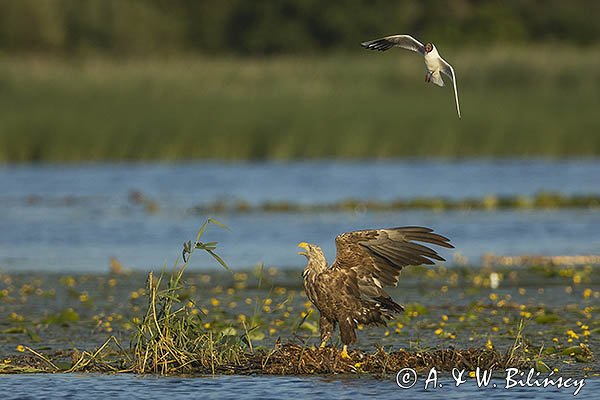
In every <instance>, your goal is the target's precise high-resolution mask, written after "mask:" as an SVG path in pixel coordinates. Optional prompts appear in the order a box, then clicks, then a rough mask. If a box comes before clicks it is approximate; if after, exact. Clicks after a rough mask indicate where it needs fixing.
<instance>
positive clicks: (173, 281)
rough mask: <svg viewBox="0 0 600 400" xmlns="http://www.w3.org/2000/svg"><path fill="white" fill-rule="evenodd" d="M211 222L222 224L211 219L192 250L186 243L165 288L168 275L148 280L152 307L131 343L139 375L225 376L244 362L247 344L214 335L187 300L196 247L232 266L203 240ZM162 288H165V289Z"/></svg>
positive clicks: (192, 304) (228, 336)
mask: <svg viewBox="0 0 600 400" xmlns="http://www.w3.org/2000/svg"><path fill="white" fill-rule="evenodd" d="M209 223H214V224H217V225H219V226H222V225H221V224H219V223H218V222H217V221H215V220H211V219H209V220H208V221H206V222H205V223H204V224H203V225H202V227H201V228H200V231H199V232H198V235H197V237H196V241H195V243H194V245H193V246H192V243H191V242H187V243H185V244H184V252H183V260H184V263H183V265H182V266H181V267H179V268H177V267H176V269H175V271H174V272H173V273H172V274H171V275H170V277H169V279H168V282H167V283H166V285H162V283H163V281H164V278H165V276H164V272H163V273H161V275H160V276H159V277H158V278H154V275H153V273H152V272H150V273H149V275H148V280H147V282H146V293H147V297H148V305H147V308H146V314H145V316H144V317H143V319H142V321H141V323H140V325H139V327H138V331H137V333H136V334H135V336H134V338H133V342H132V348H133V364H132V367H131V369H132V371H134V372H136V373H148V372H151V373H159V374H174V373H192V372H206V371H210V372H212V373H213V374H214V373H216V372H217V371H219V372H224V371H229V370H232V369H234V368H235V367H236V366H239V365H241V364H242V363H243V362H244V361H245V358H246V357H245V351H244V346H243V343H242V341H241V340H240V339H239V338H236V337H234V336H231V335H226V334H223V333H218V334H217V333H215V332H213V331H212V330H210V329H207V326H206V325H205V323H204V322H203V321H202V313H201V311H200V310H199V309H198V308H197V307H196V305H195V303H194V302H193V301H191V300H187V299H185V298H184V296H183V295H182V294H183V291H184V289H185V284H184V282H183V280H182V277H183V273H184V271H185V269H186V267H187V265H188V263H189V261H190V258H191V255H192V253H193V252H194V250H196V249H202V250H205V251H207V252H208V253H209V254H210V255H211V256H213V257H214V258H215V259H216V260H217V261H218V262H219V264H221V265H222V266H224V267H225V268H227V269H229V267H228V266H227V264H226V263H225V262H224V261H223V260H222V259H221V258H220V257H219V256H218V255H217V254H216V253H215V252H214V250H215V248H216V243H214V242H213V243H202V242H201V241H200V239H201V237H202V234H203V233H204V229H205V228H206V226H207V225H208V224H209ZM162 286H165V287H164V288H163V287H162Z"/></svg>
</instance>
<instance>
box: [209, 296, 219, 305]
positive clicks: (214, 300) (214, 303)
mask: <svg viewBox="0 0 600 400" xmlns="http://www.w3.org/2000/svg"><path fill="white" fill-rule="evenodd" d="M210 304H212V306H213V307H217V306H218V305H219V304H221V302H220V301H219V299H216V298H214V297H213V298H212V299H210Z"/></svg>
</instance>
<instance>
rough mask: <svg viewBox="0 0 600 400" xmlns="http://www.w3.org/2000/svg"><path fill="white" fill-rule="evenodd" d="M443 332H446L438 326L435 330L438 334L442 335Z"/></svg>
mask: <svg viewBox="0 0 600 400" xmlns="http://www.w3.org/2000/svg"><path fill="white" fill-rule="evenodd" d="M442 332H444V330H443V329H442V328H437V329H436V330H435V332H434V333H435V334H436V335H441V334H442Z"/></svg>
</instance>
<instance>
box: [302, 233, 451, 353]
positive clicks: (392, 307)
mask: <svg viewBox="0 0 600 400" xmlns="http://www.w3.org/2000/svg"><path fill="white" fill-rule="evenodd" d="M416 242H423V243H429V244H434V245H438V246H442V247H447V248H452V247H454V246H452V245H451V244H450V241H449V239H447V238H445V237H444V236H441V235H438V234H436V233H433V230H432V229H429V228H423V227H418V226H407V227H400V228H390V229H374V230H362V231H355V232H346V233H342V234H341V235H339V236H338V237H336V238H335V244H336V250H337V251H336V259H335V261H334V263H333V264H332V265H331V267H328V266H327V260H326V259H325V255H324V254H323V251H322V250H321V248H320V247H319V246H316V245H314V244H308V243H304V242H303V243H300V244H299V245H298V246H299V247H302V248H304V249H305V250H306V251H305V252H302V253H300V254H303V255H305V256H306V258H307V259H308V263H307V265H306V268H305V269H304V272H303V274H302V276H303V277H304V290H305V291H306V295H307V296H308V298H309V299H310V301H311V302H312V303H313V304H314V305H315V307H316V308H317V309H318V310H319V312H320V313H321V318H320V321H319V322H320V330H321V342H322V343H321V344H322V345H324V344H325V343H326V342H327V341H328V340H329V339H330V338H331V336H332V334H333V331H334V330H335V327H336V325H339V327H340V336H341V339H342V343H343V344H344V350H345V349H346V346H347V345H348V344H352V343H354V342H356V332H355V329H356V326H357V325H358V324H363V325H385V324H386V320H387V319H391V318H393V316H394V314H395V313H399V312H401V311H403V310H404V308H403V307H402V306H401V305H400V304H398V303H396V302H395V301H394V300H393V299H392V298H391V297H390V296H389V295H388V294H387V293H386V292H385V290H384V289H383V288H384V287H385V286H396V285H397V284H398V277H399V276H400V271H401V270H402V268H403V267H405V266H407V265H421V264H434V260H438V261H444V259H443V258H442V257H440V255H439V254H438V253H437V252H435V251H434V250H432V249H430V248H429V247H426V246H424V245H422V244H418V243H416Z"/></svg>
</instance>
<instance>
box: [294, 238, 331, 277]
mask: <svg viewBox="0 0 600 400" xmlns="http://www.w3.org/2000/svg"><path fill="white" fill-rule="evenodd" d="M298 247H301V248H303V249H304V250H305V251H299V252H298V254H301V255H303V256H305V257H306V258H307V259H308V264H307V265H306V269H305V271H307V270H309V269H311V270H315V271H322V270H324V269H325V268H327V259H326V258H325V254H323V250H321V248H320V247H319V246H317V245H316V244H310V243H306V242H301V243H298Z"/></svg>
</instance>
